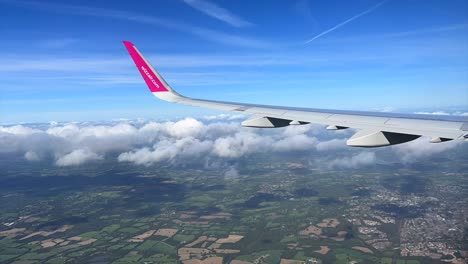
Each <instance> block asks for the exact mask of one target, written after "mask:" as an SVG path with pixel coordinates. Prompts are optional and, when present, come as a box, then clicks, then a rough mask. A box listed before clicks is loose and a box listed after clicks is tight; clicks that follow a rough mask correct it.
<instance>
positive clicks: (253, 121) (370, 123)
mask: <svg viewBox="0 0 468 264" xmlns="http://www.w3.org/2000/svg"><path fill="white" fill-rule="evenodd" d="M124 45H125V47H126V48H127V50H128V52H129V54H130V56H131V57H132V59H133V61H134V62H135V65H136V66H137V68H138V70H139V71H140V73H141V75H142V77H143V79H144V80H145V82H146V84H147V85H148V87H149V89H150V91H151V92H152V93H153V94H154V95H155V96H156V97H158V98H159V99H162V100H165V101H169V102H173V103H179V104H185V105H192V106H199V107H205V108H211V109H216V110H223V111H233V112H241V113H244V114H250V115H252V117H251V118H250V119H248V120H246V121H244V122H242V125H243V126H248V127H261V128H273V127H284V126H288V125H302V124H309V123H315V124H323V125H327V126H328V127H327V129H330V130H339V129H346V128H355V129H358V132H357V133H356V134H355V135H353V136H352V137H351V138H350V139H349V140H348V141H347V145H349V146H356V147H381V146H388V145H394V144H399V143H404V142H408V141H411V140H414V139H416V138H418V137H420V136H427V137H430V138H431V140H430V142H431V143H440V142H444V141H449V140H453V139H463V140H467V139H468V120H467V118H465V117H454V116H435V115H413V114H394V113H375V112H364V111H363V112H361V111H343V110H326V109H314V108H298V107H283V106H269V105H257V104H246V103H234V102H222V101H212V100H203V99H193V98H189V97H186V96H183V95H180V94H178V93H177V92H176V91H174V90H173V89H172V88H171V87H170V86H169V85H168V84H167V83H166V81H164V79H163V78H162V77H161V75H159V73H158V72H157V71H156V70H155V69H154V68H153V67H152V66H151V64H150V63H149V62H148V61H147V60H146V59H145V58H144V57H143V55H142V54H141V53H140V52H139V51H138V49H137V48H136V47H135V45H133V44H132V43H131V42H128V41H124Z"/></svg>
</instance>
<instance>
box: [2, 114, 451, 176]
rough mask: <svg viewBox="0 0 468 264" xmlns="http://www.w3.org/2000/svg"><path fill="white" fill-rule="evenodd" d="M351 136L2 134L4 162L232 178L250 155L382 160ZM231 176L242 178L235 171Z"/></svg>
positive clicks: (420, 151)
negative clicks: (157, 169)
mask: <svg viewBox="0 0 468 264" xmlns="http://www.w3.org/2000/svg"><path fill="white" fill-rule="evenodd" d="M236 118H237V117H236ZM352 132H353V131H349V130H346V131H344V132H341V131H338V132H335V131H327V130H325V129H324V128H323V126H316V125H301V126H289V127H286V128H279V129H255V128H245V127H241V125H240V122H239V120H234V119H231V117H230V116H222V117H220V118H210V119H209V120H208V119H203V118H202V119H199V120H197V119H194V118H185V119H182V120H178V121H173V122H154V121H148V122H142V121H141V120H140V121H138V122H134V121H131V120H119V121H113V122H111V123H107V124H92V123H66V124H63V123H53V124H41V125H16V126H0V154H2V153H16V154H18V155H19V156H23V157H24V159H25V161H31V162H32V161H40V160H47V161H49V160H50V161H51V163H52V164H54V165H56V166H77V165H81V164H85V163H88V162H96V161H100V160H104V159H115V160H116V161H119V162H129V163H133V164H136V165H151V164H154V163H159V162H165V163H169V164H182V163H190V162H196V163H198V164H201V165H202V166H205V167H207V168H208V167H213V166H217V168H222V169H223V170H226V169H227V168H230V166H232V164H233V162H234V163H237V160H238V159H241V158H242V157H245V156H248V155H255V154H265V153H266V154H268V153H285V154H286V153H287V154H288V155H289V154H293V153H292V152H297V153H301V155H302V153H304V152H305V153H310V154H311V155H312V156H314V153H317V154H316V155H315V156H316V157H318V159H319V160H320V163H321V164H323V165H325V166H330V167H336V168H356V167H360V166H367V165H372V164H374V163H375V162H376V159H377V157H376V154H375V153H374V152H371V151H369V150H365V149H355V148H348V147H347V146H346V139H347V137H348V136H349V135H350V134H351V133H352ZM457 145H458V144H457V142H455V141H454V142H447V143H441V144H429V143H428V142H427V140H426V141H424V140H418V141H414V142H410V143H407V144H402V145H400V146H396V147H394V148H388V150H385V151H391V152H393V153H395V154H397V155H396V156H397V157H399V158H400V159H402V160H403V161H404V162H411V161H417V160H418V159H420V158H421V157H427V156H428V155H432V154H437V153H441V152H443V151H445V150H449V149H451V148H454V147H456V146H457ZM337 150H339V151H337ZM322 152H323V153H322ZM376 153H378V152H376ZM312 156H310V157H312ZM226 174H227V175H235V173H234V171H229V170H227V171H226Z"/></svg>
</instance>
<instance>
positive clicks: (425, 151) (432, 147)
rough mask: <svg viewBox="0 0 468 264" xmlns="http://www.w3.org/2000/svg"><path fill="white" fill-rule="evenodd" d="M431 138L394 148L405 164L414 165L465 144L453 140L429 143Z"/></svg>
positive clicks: (420, 139) (423, 138)
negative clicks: (416, 162)
mask: <svg viewBox="0 0 468 264" xmlns="http://www.w3.org/2000/svg"><path fill="white" fill-rule="evenodd" d="M429 140H430V139H429V138H426V137H422V138H419V139H416V140H413V141H411V142H408V143H406V144H401V145H396V146H394V147H393V149H394V150H395V152H396V153H397V154H398V156H399V157H400V159H401V161H402V162H404V163H412V162H415V161H418V160H421V159H424V158H427V157H429V156H432V155H435V154H439V153H442V152H445V151H448V150H451V149H454V148H455V147H457V146H459V145H460V144H463V141H461V140H452V141H449V142H443V143H429Z"/></svg>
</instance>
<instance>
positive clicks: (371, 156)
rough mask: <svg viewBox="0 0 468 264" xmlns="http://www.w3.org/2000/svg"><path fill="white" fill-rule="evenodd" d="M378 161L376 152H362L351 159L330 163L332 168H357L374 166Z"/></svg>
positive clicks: (336, 160)
mask: <svg viewBox="0 0 468 264" xmlns="http://www.w3.org/2000/svg"><path fill="white" fill-rule="evenodd" d="M375 160H376V157H375V153H374V152H361V153H359V154H357V155H352V156H350V157H344V158H337V159H334V160H332V161H330V162H329V164H328V165H329V166H330V167H341V168H357V167H361V166H366V165H371V164H374V163H375Z"/></svg>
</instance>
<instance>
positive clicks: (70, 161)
mask: <svg viewBox="0 0 468 264" xmlns="http://www.w3.org/2000/svg"><path fill="white" fill-rule="evenodd" d="M101 159H102V156H99V155H98V154H96V153H93V152H91V151H89V150H86V149H77V150H74V151H72V152H70V153H68V154H66V155H64V156H62V157H60V158H58V159H57V161H56V162H55V164H57V165H58V166H73V165H80V164H83V163H85V162H88V161H93V160H101Z"/></svg>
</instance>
